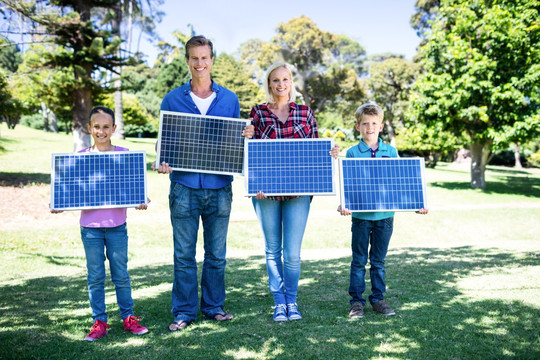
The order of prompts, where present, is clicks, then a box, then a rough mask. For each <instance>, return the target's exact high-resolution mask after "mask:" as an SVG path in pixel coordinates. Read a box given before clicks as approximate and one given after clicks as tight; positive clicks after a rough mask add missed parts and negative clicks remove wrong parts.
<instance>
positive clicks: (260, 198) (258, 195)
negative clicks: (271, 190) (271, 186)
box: [255, 191, 266, 200]
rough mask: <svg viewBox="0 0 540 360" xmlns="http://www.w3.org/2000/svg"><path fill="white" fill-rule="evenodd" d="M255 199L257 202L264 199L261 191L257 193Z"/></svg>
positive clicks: (264, 196)
mask: <svg viewBox="0 0 540 360" xmlns="http://www.w3.org/2000/svg"><path fill="white" fill-rule="evenodd" d="M255 199H257V200H262V199H266V195H264V193H263V192H262V191H259V192H258V193H257V195H255Z"/></svg>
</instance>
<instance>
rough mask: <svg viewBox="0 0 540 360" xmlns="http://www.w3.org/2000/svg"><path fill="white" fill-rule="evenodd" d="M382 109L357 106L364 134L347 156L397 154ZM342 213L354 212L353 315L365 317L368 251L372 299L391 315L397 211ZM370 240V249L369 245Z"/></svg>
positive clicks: (378, 308)
mask: <svg viewBox="0 0 540 360" xmlns="http://www.w3.org/2000/svg"><path fill="white" fill-rule="evenodd" d="M383 116H384V113H383V110H382V109H381V108H380V107H379V106H378V105H377V104H375V103H371V102H370V103H367V104H364V105H361V106H360V107H358V109H357V110H356V113H355V117H356V124H355V128H356V130H357V131H358V132H359V133H360V135H361V136H362V140H360V142H359V143H358V145H356V146H353V147H352V148H350V149H349V150H348V151H347V157H348V158H353V157H354V158H370V157H371V158H383V157H393V158H395V157H398V153H397V150H396V149H395V148H394V147H392V146H390V145H387V144H385V143H383V142H382V140H381V139H380V138H379V133H380V132H381V131H382V129H383V126H384V125H383V122H382V121H383ZM338 212H339V213H341V215H344V216H345V215H351V214H352V226H351V231H352V244H351V247H352V255H353V258H352V262H351V274H350V283H349V294H350V295H351V297H352V299H351V300H350V303H351V308H350V310H349V317H350V318H362V317H363V316H364V306H365V305H366V300H365V299H364V298H363V297H362V293H363V292H364V290H365V289H366V281H365V274H366V269H365V266H366V264H367V259H368V255H369V262H370V264H371V267H370V269H369V275H370V278H371V295H370V296H369V302H370V304H371V306H372V308H373V311H375V312H376V313H378V314H382V315H386V316H391V315H395V314H396V313H395V311H394V310H393V309H392V308H391V307H390V306H389V305H388V304H387V303H386V302H385V301H384V297H383V293H384V292H385V291H386V283H385V279H384V277H385V267H384V260H385V257H386V253H387V251H388V244H389V243H390V238H391V236H392V231H393V226H394V212H355V213H351V211H350V210H348V209H342V208H341V206H339V207H338ZM418 213H420V214H427V213H428V210H427V209H420V210H419V211H418ZM370 244H371V249H369V252H368V248H369V245H370Z"/></svg>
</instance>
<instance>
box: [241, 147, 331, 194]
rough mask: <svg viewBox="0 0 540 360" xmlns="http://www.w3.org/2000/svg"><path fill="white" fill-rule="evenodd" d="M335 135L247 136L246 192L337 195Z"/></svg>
mask: <svg viewBox="0 0 540 360" xmlns="http://www.w3.org/2000/svg"><path fill="white" fill-rule="evenodd" d="M333 147H334V139H263V140H260V139H259V140H246V154H245V157H246V160H245V161H244V163H245V170H244V176H245V179H244V181H245V189H246V196H255V195H257V193H258V192H259V191H262V192H264V194H265V195H268V196H276V195H335V183H334V173H335V160H334V158H332V157H331V156H330V154H329V152H330V150H331V149H332V148H333Z"/></svg>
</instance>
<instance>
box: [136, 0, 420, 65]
mask: <svg viewBox="0 0 540 360" xmlns="http://www.w3.org/2000/svg"><path fill="white" fill-rule="evenodd" d="M414 3H415V0H324V1H323V0H288V1H286V0H274V1H260V0H197V1H195V0H192V1H183V0H165V3H164V5H163V6H162V7H161V10H163V11H164V12H165V16H164V18H163V20H162V22H161V23H159V24H157V32H158V34H159V35H160V36H161V38H162V39H163V40H165V41H168V42H170V43H172V44H176V43H177V42H176V40H175V39H174V38H173V37H172V36H171V33H172V32H173V31H174V30H180V31H182V32H184V33H187V32H188V25H187V24H192V25H193V26H194V28H195V32H196V33H197V34H203V35H205V36H207V37H209V38H211V39H212V40H213V42H214V46H215V48H216V51H217V53H218V54H219V53H221V52H227V53H233V52H235V51H236V50H237V49H238V48H239V46H240V44H242V43H243V42H245V41H247V40H249V39H255V38H258V39H261V40H264V41H270V40H271V38H272V37H273V36H274V35H275V34H276V28H277V26H278V24H279V23H280V22H287V21H289V20H290V19H292V18H294V17H299V16H301V15H306V16H308V17H310V18H311V20H313V21H314V22H315V24H317V26H318V27H319V28H320V29H322V30H325V31H329V32H332V33H334V34H345V35H347V36H349V37H350V38H352V39H354V40H356V41H358V42H359V43H360V45H362V46H363V47H364V49H366V52H367V53H368V55H371V54H377V53H383V52H393V53H398V54H403V55H405V57H406V58H407V59H412V57H413V55H414V54H415V53H416V46H417V45H418V43H419V38H418V37H417V36H416V33H415V32H414V30H413V29H412V28H411V26H410V25H409V19H410V17H411V15H412V14H413V13H414ZM134 40H135V39H134ZM135 41H136V40H135ZM140 50H141V51H142V52H143V53H145V54H146V55H148V57H147V60H148V62H149V64H150V65H151V64H153V62H154V59H155V57H156V54H157V49H156V47H155V44H154V45H153V44H150V43H149V42H147V41H145V40H144V39H143V40H142V41H141V45H140Z"/></svg>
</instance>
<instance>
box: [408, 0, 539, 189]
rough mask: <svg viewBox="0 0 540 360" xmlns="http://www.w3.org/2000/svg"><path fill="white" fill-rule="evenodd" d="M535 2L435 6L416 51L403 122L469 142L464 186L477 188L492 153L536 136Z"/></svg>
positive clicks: (461, 1)
mask: <svg viewBox="0 0 540 360" xmlns="http://www.w3.org/2000/svg"><path fill="white" fill-rule="evenodd" d="M539 11H540V2H539V1H527V0H513V1H510V0H493V1H481V0H474V1H465V0H443V1H441V6H440V7H439V12H440V16H439V17H437V18H436V20H435V21H434V22H433V24H432V28H431V32H430V34H429V36H428V38H427V43H426V44H425V45H424V46H423V47H422V49H421V52H422V65H423V67H424V69H425V74H423V75H421V76H420V78H419V79H418V81H417V83H416V86H415V87H416V91H417V94H415V95H414V98H413V101H412V107H411V116H412V118H413V119H414V120H415V121H418V122H424V123H425V124H426V125H428V126H433V125H435V124H437V125H438V124H442V126H441V130H443V131H451V132H452V133H453V134H455V135H456V136H458V137H461V136H462V135H463V134H465V135H466V136H467V138H468V140H469V142H470V151H471V160H472V161H471V186H472V187H473V188H481V189H485V187H486V182H485V177H484V173H485V168H486V164H487V163H488V160H489V157H490V152H491V150H492V149H493V148H494V147H503V146H507V145H508V143H509V142H519V141H516V139H521V140H525V139H532V138H534V137H536V136H538V134H539V131H540V87H539V85H538V84H539V83H540V27H539V26H538V18H539Z"/></svg>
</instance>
